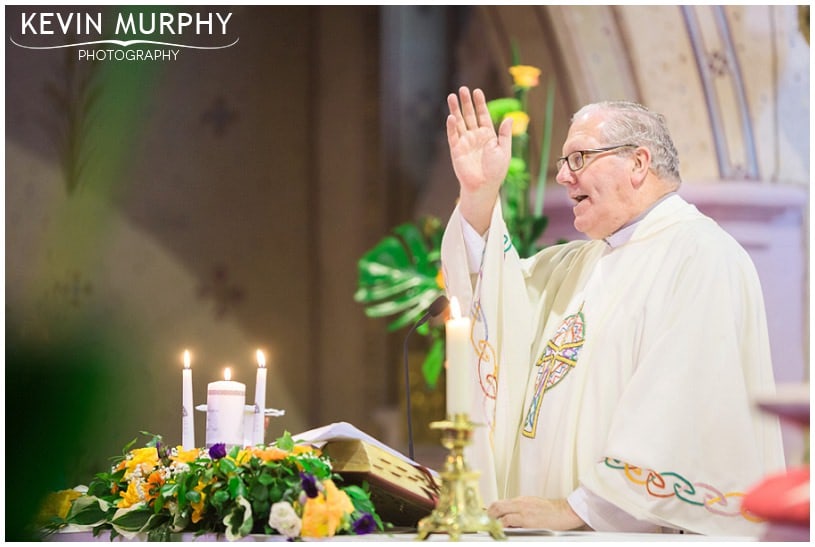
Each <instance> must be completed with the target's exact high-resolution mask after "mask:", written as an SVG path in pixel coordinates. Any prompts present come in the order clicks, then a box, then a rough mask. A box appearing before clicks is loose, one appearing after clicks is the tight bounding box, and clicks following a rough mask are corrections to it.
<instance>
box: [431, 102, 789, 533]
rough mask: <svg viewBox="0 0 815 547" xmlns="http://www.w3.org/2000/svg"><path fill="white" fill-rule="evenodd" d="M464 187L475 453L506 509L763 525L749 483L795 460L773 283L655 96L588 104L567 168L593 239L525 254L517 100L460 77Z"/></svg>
mask: <svg viewBox="0 0 815 547" xmlns="http://www.w3.org/2000/svg"><path fill="white" fill-rule="evenodd" d="M448 107H449V111H450V114H449V116H448V117H447V137H448V143H449V147H450V155H451V159H452V164H453V168H454V171H455V174H456V177H457V179H458V182H459V185H460V197H459V201H458V204H457V206H456V208H455V210H454V211H453V213H452V216H451V218H450V221H449V224H448V226H447V229H446V232H445V235H444V240H443V243H442V265H443V272H444V278H445V282H446V286H447V291H448V296H450V297H452V296H455V297H456V298H458V300H459V302H460V303H461V304H462V309H465V310H469V313H470V315H471V316H472V318H473V330H472V335H471V341H472V348H473V352H472V363H471V372H472V374H471V377H470V379H469V380H470V382H471V387H472V389H473V390H474V391H475V393H476V397H475V398H474V403H473V408H472V410H471V413H470V415H471V419H472V421H473V422H476V423H481V424H483V427H478V428H476V432H475V441H474V443H473V446H472V447H471V448H470V453H469V458H470V460H469V461H470V463H471V465H472V466H473V467H474V468H476V469H478V470H479V471H481V473H482V476H481V492H482V496H483V497H484V499H485V502H486V503H487V505H488V513H489V514H490V515H491V516H492V517H494V518H496V519H498V520H499V521H500V522H501V523H502V524H503V525H504V526H507V527H523V528H550V529H558V530H568V529H593V530H603V531H627V532H637V531H641V532H690V533H700V534H710V535H730V536H734V535H737V536H745V535H746V536H757V535H758V534H759V533H760V529H759V528H758V526H760V519H758V518H757V517H756V516H755V515H752V514H750V513H749V512H747V511H746V510H742V507H741V500H742V498H743V496H744V493H745V492H747V491H748V490H749V489H750V487H751V486H752V485H754V484H756V483H757V482H758V481H760V480H761V478H762V477H764V476H765V475H766V474H767V473H769V472H771V471H777V470H780V469H783V467H784V461H783V451H782V444H781V435H780V430H779V426H778V422H777V420H775V419H774V418H771V417H769V416H766V415H764V414H762V413H761V412H760V411H759V410H758V409H757V408H756V406H755V405H754V402H753V398H754V396H755V395H756V394H757V393H758V392H761V393H766V392H767V391H768V390H771V389H772V386H773V382H774V380H773V372H772V363H771V359H770V346H769V338H768V332H767V325H766V316H765V310H764V303H763V297H762V292H761V287H760V284H759V279H758V276H757V274H756V271H755V267H754V265H753V264H752V262H751V260H750V258H749V256H748V254H747V253H746V252H745V251H744V249H743V248H742V247H741V246H740V245H739V244H738V243H737V242H736V241H735V240H734V239H733V238H732V237H731V236H730V235H728V234H727V233H726V232H725V231H724V230H723V229H722V228H721V227H719V226H718V225H717V224H716V222H714V221H713V220H712V219H710V218H709V217H707V216H705V215H703V214H701V213H700V212H699V211H698V210H697V209H696V208H695V207H694V206H693V205H691V204H689V203H687V202H686V201H685V200H683V199H682V198H681V197H680V196H679V195H677V193H676V190H677V188H678V187H679V185H680V180H681V179H680V175H679V162H678V158H677V152H676V149H675V147H674V144H673V142H672V139H671V137H670V134H669V132H668V130H667V127H666V124H665V119H664V117H663V116H661V115H659V114H657V113H654V112H652V111H650V110H648V109H646V108H645V107H643V106H641V105H638V104H635V103H629V102H603V103H597V104H591V105H588V106H586V107H584V108H582V109H581V110H580V111H578V112H577V113H576V114H575V115H574V117H573V118H572V123H571V126H570V129H569V132H568V135H567V138H566V141H565V142H564V144H563V149H562V154H563V157H561V158H560V159H558V160H557V169H558V172H557V182H558V183H559V184H560V185H561V186H562V187H563V188H564V190H565V191H566V192H568V195H569V197H570V198H571V199H572V200H573V202H574V209H573V212H574V226H575V228H576V229H577V230H579V231H580V232H582V233H583V234H585V235H586V236H587V237H588V238H589V239H587V240H580V241H572V242H569V243H566V244H561V245H555V246H551V247H547V248H546V249H544V250H542V251H540V252H539V253H538V254H537V255H535V256H533V257H530V258H525V259H521V258H519V256H518V254H517V252H516V250H515V249H514V248H513V246H512V243H511V239H510V237H509V234H508V233H507V228H506V225H505V223H504V221H503V217H502V212H501V203H500V199H499V190H500V187H501V183H502V181H503V180H504V176H505V175H506V172H507V168H508V165H509V160H510V147H511V124H512V122H511V120H509V119H507V120H504V121H503V122H502V123H501V124H500V126H499V128H498V131H497V133H496V130H495V128H494V126H493V124H492V121H491V119H490V116H489V113H488V110H487V105H486V99H485V97H484V94H483V92H482V91H481V90H478V89H476V90H475V91H473V92H472V94H471V93H470V90H469V89H468V88H466V87H462V88H461V89H460V90H459V93H458V94H454V93H453V94H450V95H449V96H448Z"/></svg>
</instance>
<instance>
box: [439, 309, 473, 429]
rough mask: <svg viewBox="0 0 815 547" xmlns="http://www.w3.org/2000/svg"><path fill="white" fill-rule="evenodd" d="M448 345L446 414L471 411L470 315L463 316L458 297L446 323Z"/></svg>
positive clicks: (453, 414)
mask: <svg viewBox="0 0 815 547" xmlns="http://www.w3.org/2000/svg"><path fill="white" fill-rule="evenodd" d="M444 332H445V340H446V348H447V417H448V419H452V418H453V416H455V415H456V414H469V413H470V402H471V401H472V385H471V382H470V366H471V363H470V357H471V353H472V350H471V349H470V318H469V317H462V316H461V309H460V308H459V304H458V300H457V299H456V297H453V298H451V299H450V318H449V319H448V320H447V322H446V323H445V325H444Z"/></svg>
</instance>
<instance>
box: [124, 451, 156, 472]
mask: <svg viewBox="0 0 815 547" xmlns="http://www.w3.org/2000/svg"><path fill="white" fill-rule="evenodd" d="M130 455H131V456H132V457H131V458H129V459H126V460H125V461H124V462H123V463H124V467H125V469H126V470H127V471H125V477H128V476H130V475H131V474H132V473H133V471H135V469H136V468H137V467H141V471H142V473H143V474H145V475H147V474H148V473H150V471H152V470H153V469H154V468H155V467H156V465H158V450H156V447H154V446H148V447H145V448H136V449H135V450H131V451H130Z"/></svg>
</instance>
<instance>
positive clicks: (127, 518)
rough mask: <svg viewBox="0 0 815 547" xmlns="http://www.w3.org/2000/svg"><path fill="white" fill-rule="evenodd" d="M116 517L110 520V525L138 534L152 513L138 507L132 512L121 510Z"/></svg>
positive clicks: (147, 509) (145, 508) (146, 508)
mask: <svg viewBox="0 0 815 547" xmlns="http://www.w3.org/2000/svg"><path fill="white" fill-rule="evenodd" d="M116 514H117V515H118V516H114V518H113V519H111V521H110V522H111V524H113V525H114V526H115V527H117V528H119V529H120V530H126V531H130V532H138V531H140V530H141V529H142V528H144V526H145V525H146V524H147V521H149V520H150V517H152V516H153V511H152V510H151V509H150V508H148V507H138V508H136V509H132V510H122V509H120V510H119V511H117V512H116Z"/></svg>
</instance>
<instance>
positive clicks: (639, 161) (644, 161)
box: [631, 146, 651, 188]
mask: <svg viewBox="0 0 815 547" xmlns="http://www.w3.org/2000/svg"><path fill="white" fill-rule="evenodd" d="M631 159H632V160H633V162H632V164H631V183H632V184H633V185H634V188H639V187H640V186H642V184H643V183H644V182H645V178H646V177H647V176H648V170H649V169H650V168H651V151H650V150H648V149H647V148H646V147H644V146H640V147H637V149H636V150H634V153H633V154H632V155H631Z"/></svg>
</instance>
